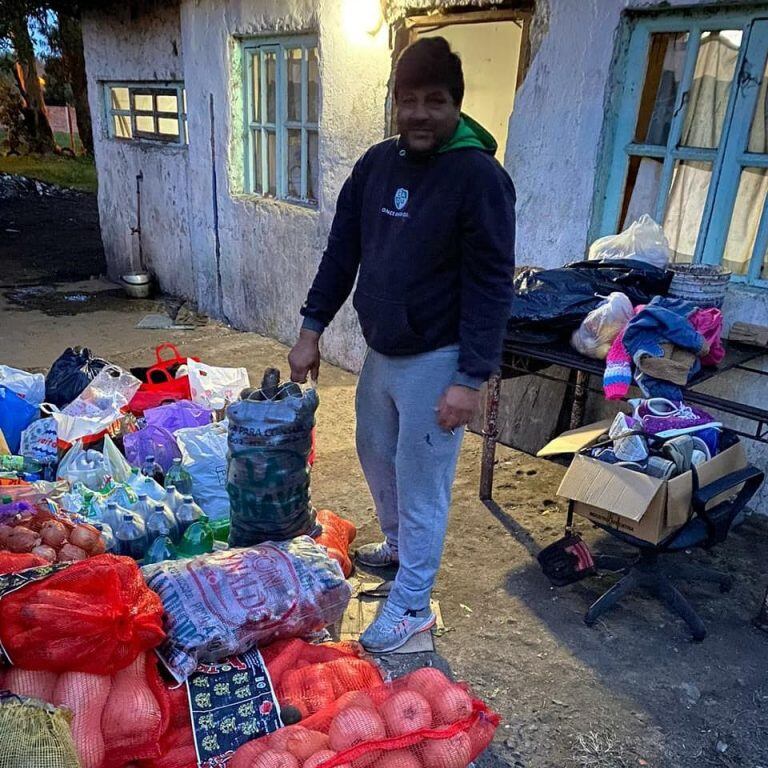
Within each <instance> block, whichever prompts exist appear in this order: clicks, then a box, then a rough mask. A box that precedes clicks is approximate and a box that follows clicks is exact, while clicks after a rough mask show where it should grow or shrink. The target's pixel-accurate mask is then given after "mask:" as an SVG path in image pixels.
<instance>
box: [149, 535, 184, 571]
mask: <svg viewBox="0 0 768 768" xmlns="http://www.w3.org/2000/svg"><path fill="white" fill-rule="evenodd" d="M177 559H178V555H177V553H176V547H175V546H174V544H173V542H172V541H171V540H170V539H169V538H168V537H167V536H158V537H157V538H156V539H155V540H154V541H153V542H152V543H151V544H150V545H149V549H148V550H147V554H146V555H144V565H149V563H162V562H163V560H177Z"/></svg>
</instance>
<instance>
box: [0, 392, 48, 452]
mask: <svg viewBox="0 0 768 768" xmlns="http://www.w3.org/2000/svg"><path fill="white" fill-rule="evenodd" d="M39 413H40V412H39V409H38V407H37V406H36V405H32V404H31V403H30V402H28V401H27V400H24V399H23V398H21V397H19V396H18V395H17V394H16V393H15V392H13V391H12V390H10V389H8V387H3V386H0V430H1V431H2V433H3V436H4V437H5V441H6V443H7V444H8V448H9V449H10V451H11V453H13V454H18V453H19V446H20V445H21V433H22V432H23V431H24V430H25V429H26V428H27V427H28V426H29V425H30V424H31V423H32V422H33V421H34V420H35V419H36V418H37V417H38V415H39Z"/></svg>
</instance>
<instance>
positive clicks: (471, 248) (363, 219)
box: [301, 116, 515, 388]
mask: <svg viewBox="0 0 768 768" xmlns="http://www.w3.org/2000/svg"><path fill="white" fill-rule="evenodd" d="M495 149H496V143H495V141H493V139H492V137H490V134H488V133H487V132H486V131H485V130H484V129H483V128H482V127H481V126H479V125H478V124H477V123H475V122H474V121H472V120H471V118H468V117H466V116H463V117H462V119H461V121H460V123H459V126H458V128H457V131H456V134H455V135H454V138H453V139H452V140H451V141H449V142H448V144H447V145H445V146H444V147H443V148H442V149H441V150H439V151H438V152H436V153H434V154H432V155H428V156H424V155H413V154H411V153H409V152H408V150H407V149H405V148H404V147H403V146H402V145H401V144H400V142H399V141H398V140H397V139H390V140H388V141H384V142H382V143H381V144H377V145H375V146H373V147H371V148H370V149H369V150H368V151H367V152H366V153H365V155H363V157H362V158H361V159H360V160H358V162H357V163H356V164H355V167H354V169H353V170H352V174H351V176H350V177H349V178H348V179H347V181H346V182H345V183H344V186H343V187H342V190H341V193H340V194H339V199H338V202H337V205H336V215H335V217H334V220H333V225H332V227H331V233H330V236H329V238H328V247H327V248H326V250H325V253H324V254H323V258H322V261H321V263H320V268H319V270H318V273H317V276H316V277H315V280H314V283H313V285H312V288H311V289H310V291H309V295H308V296H307V300H306V303H305V304H304V306H303V308H302V310H301V313H302V315H303V316H304V327H305V328H309V329H311V330H315V331H318V332H320V333H322V331H323V330H324V329H325V327H326V326H327V325H328V324H329V323H330V322H331V320H333V318H334V316H335V315H336V313H337V312H338V311H339V309H340V308H341V306H342V304H343V303H344V302H345V301H346V299H347V298H348V296H349V294H350V293H351V291H352V288H353V286H354V284H355V279H356V278H357V288H356V290H355V295H354V300H353V303H354V307H355V309H356V310H357V313H358V316H359V318H360V325H361V327H362V331H363V336H364V337H365V340H366V342H367V343H368V346H369V347H371V348H372V349H374V350H375V351H377V352H380V353H381V354H383V355H414V354H419V353H423V352H429V351H431V350H434V349H439V348H440V347H445V346H448V345H450V344H455V343H457V342H458V343H459V347H460V352H459V369H458V371H457V374H456V377H455V378H454V382H455V383H457V384H462V385H464V386H470V387H473V388H478V387H479V386H480V385H481V383H482V382H483V381H485V380H486V379H487V378H488V377H489V376H490V375H491V374H492V373H494V372H495V371H496V370H497V369H498V367H499V363H500V357H501V347H502V342H503V339H504V333H505V329H506V325H507V319H508V317H509V307H510V305H511V302H512V278H513V271H514V263H515V256H514V247H515V189H514V187H513V185H512V181H511V179H510V178H509V176H508V175H507V173H506V171H505V170H504V169H503V168H502V167H501V165H499V163H498V162H497V161H496V160H495V158H494V157H493V153H494V151H495Z"/></svg>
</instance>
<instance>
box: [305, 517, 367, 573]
mask: <svg viewBox="0 0 768 768" xmlns="http://www.w3.org/2000/svg"><path fill="white" fill-rule="evenodd" d="M317 522H318V523H319V524H320V525H322V526H323V532H322V533H321V534H320V535H319V536H318V537H317V538H316V539H315V541H316V542H317V543H318V544H322V545H323V546H324V547H326V548H327V550H328V554H329V555H330V556H331V557H332V558H333V559H334V560H336V561H337V562H338V564H339V565H340V566H341V570H342V571H344V576H345V577H349V575H350V574H351V573H352V561H351V560H350V558H349V545H350V544H351V543H352V542H353V541H354V540H355V536H357V528H355V526H354V525H352V523H350V522H349V521H348V520H344V518H342V517H339V516H338V515H337V514H336V513H335V512H331V510H330V509H321V510H320V511H319V512H318V513H317Z"/></svg>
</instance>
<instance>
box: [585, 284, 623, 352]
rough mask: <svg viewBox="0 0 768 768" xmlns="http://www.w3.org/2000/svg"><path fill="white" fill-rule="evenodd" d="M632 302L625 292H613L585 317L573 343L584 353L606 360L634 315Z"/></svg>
mask: <svg viewBox="0 0 768 768" xmlns="http://www.w3.org/2000/svg"><path fill="white" fill-rule="evenodd" d="M632 312H633V310H632V302H631V301H630V300H629V298H627V296H626V295H624V294H623V293H618V292H617V293H612V294H611V295H610V296H609V297H608V298H607V299H606V300H605V301H604V302H603V303H602V304H601V305H600V306H599V307H598V308H597V309H593V310H592V311H591V312H590V313H589V314H588V315H587V316H586V318H584V321H583V322H582V324H581V325H580V326H579V327H578V328H577V329H576V330H575V331H574V332H573V335H572V336H571V344H572V345H573V347H574V349H576V350H577V351H578V352H581V354H582V355H586V356H587V357H593V358H595V359H596V360H605V358H606V357H607V356H608V352H609V350H610V348H611V344H613V342H614V341H615V340H616V337H617V336H618V335H619V334H620V333H621V331H622V330H623V329H624V327H625V326H626V324H627V323H628V322H629V321H630V318H631V317H632Z"/></svg>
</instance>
